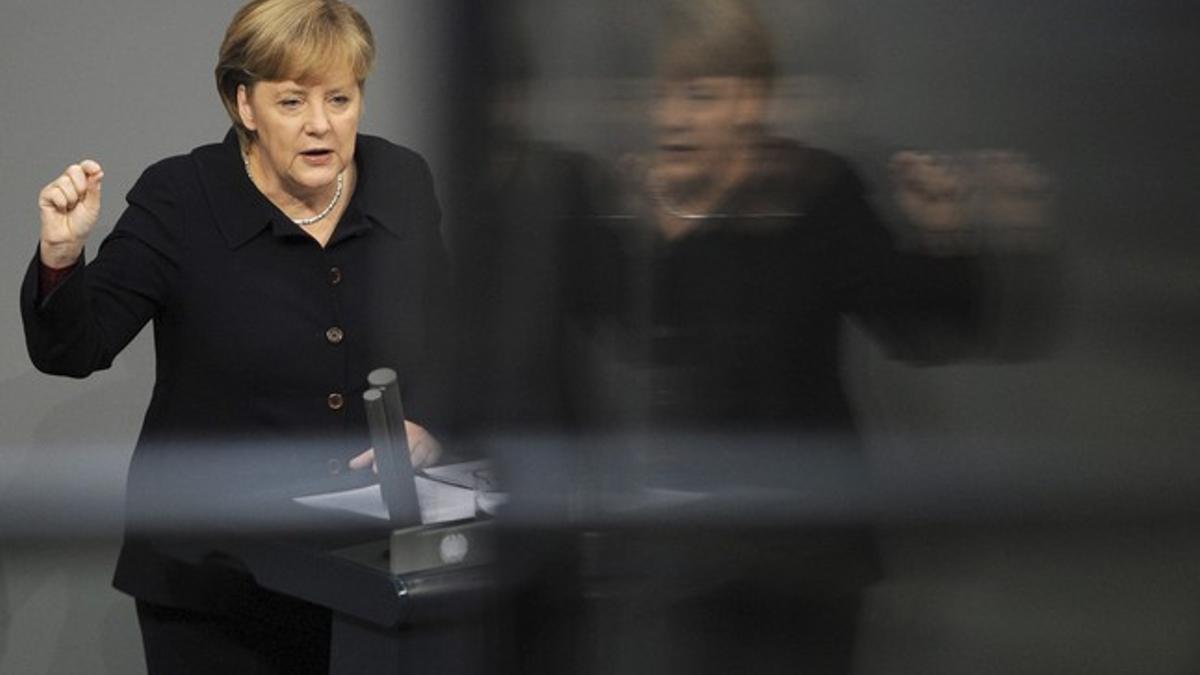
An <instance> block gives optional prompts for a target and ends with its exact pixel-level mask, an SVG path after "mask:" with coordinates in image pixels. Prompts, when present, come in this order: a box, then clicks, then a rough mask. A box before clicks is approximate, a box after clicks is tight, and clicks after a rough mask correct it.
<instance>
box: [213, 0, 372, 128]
mask: <svg viewBox="0 0 1200 675" xmlns="http://www.w3.org/2000/svg"><path fill="white" fill-rule="evenodd" d="M374 62H375V38H374V36H373V35H372V34H371V27H370V26H369V25H367V22H366V20H365V19H363V17H362V15H361V14H359V13H358V11H357V10H355V9H354V8H353V7H351V6H350V5H347V4H346V3H344V2H340V1H339V0H252V2H250V3H247V4H246V5H245V6H244V7H242V8H241V9H240V10H238V12H237V14H235V15H234V17H233V21H231V22H230V24H229V28H228V29H227V30H226V31H225V39H224V40H223V41H222V42H221V50H220V52H219V55H218V57H217V67H216V71H215V74H216V78H217V92H218V93H219V94H220V96H221V103H222V104H223V105H224V106H225V111H226V112H227V113H229V118H230V119H231V120H233V126H234V128H235V129H236V130H237V134H238V138H239V140H240V141H241V143H242V146H243V147H245V146H247V145H249V143H250V142H251V141H252V140H253V139H254V135H255V134H254V132H253V131H250V130H249V129H247V128H246V127H245V126H244V125H243V124H242V119H241V116H240V115H239V114H238V105H237V91H238V87H239V86H242V85H245V86H246V88H247V89H249V88H252V87H253V86H254V85H255V84H256V83H258V82H261V81H264V80H294V81H297V82H301V81H304V80H308V79H313V78H317V77H320V75H321V74H322V73H324V72H327V71H328V70H329V69H330V68H331V66H337V65H341V64H348V65H349V66H350V69H351V70H352V71H353V72H354V77H355V79H356V80H357V81H358V84H359V86H360V87H361V86H362V85H363V84H364V83H365V82H366V79H367V74H368V73H370V71H371V66H372V65H374Z"/></svg>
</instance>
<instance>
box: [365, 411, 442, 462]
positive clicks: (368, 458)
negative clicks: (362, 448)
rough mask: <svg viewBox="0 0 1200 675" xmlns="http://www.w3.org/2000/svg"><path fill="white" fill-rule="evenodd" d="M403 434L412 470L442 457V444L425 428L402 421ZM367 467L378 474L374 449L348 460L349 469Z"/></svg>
mask: <svg viewBox="0 0 1200 675" xmlns="http://www.w3.org/2000/svg"><path fill="white" fill-rule="evenodd" d="M404 433H405V435H406V436H407V437H408V458H409V460H410V461H412V465H413V468H414V469H421V468H424V467H427V466H430V465H432V464H434V463H436V462H437V461H438V458H439V457H441V456H442V444H441V443H439V442H438V440H437V439H436V438H434V437H433V434H431V433H429V431H427V430H426V429H425V427H423V426H421V425H420V424H417V423H415V422H409V421H408V420H404ZM367 467H371V470H372V471H375V472H376V473H378V472H379V469H378V467H376V466H375V449H374V448H369V449H368V450H367V451H366V452H364V453H362V454H360V455H358V456H357V457H355V458H354V459H352V460H350V468H351V469H354V470H360V469H365V468H367Z"/></svg>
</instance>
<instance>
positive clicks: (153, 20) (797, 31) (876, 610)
mask: <svg viewBox="0 0 1200 675" xmlns="http://www.w3.org/2000/svg"><path fill="white" fill-rule="evenodd" d="M239 4H240V3H239V2H235V1H226V0H222V1H220V2H213V1H210V2H204V3H196V2H184V1H182V0H163V1H159V2H149V1H146V0H114V1H111V2H84V1H83V0H66V1H56V2H52V3H51V2H32V1H24V0H14V1H10V2H8V3H6V5H5V12H4V20H3V22H0V84H2V87H0V91H2V92H3V98H2V99H0V178H2V180H0V205H3V213H4V214H5V216H6V217H5V220H6V225H5V226H4V227H3V228H2V229H0V255H2V256H3V259H2V262H0V269H3V270H4V271H5V273H4V279H6V282H5V283H4V284H3V285H0V288H3V289H4V291H5V292H4V293H0V312H2V316H3V317H4V319H3V323H2V324H0V325H2V326H3V333H2V334H0V527H3V530H0V542H2V548H0V672H3V673H15V674H24V673H63V674H67V673H71V674H74V673H114V674H115V673H136V672H139V671H140V670H141V669H142V665H141V656H140V651H139V643H138V637H137V631H136V625H135V621H134V616H133V604H132V601H130V600H129V599H127V598H125V597H123V596H120V595H118V594H117V593H116V592H115V591H112V590H111V589H110V588H109V587H108V580H109V575H110V574H111V570H112V564H113V559H114V555H115V550H116V549H115V542H116V538H117V536H118V533H119V523H120V504H121V493H122V488H123V480H124V471H125V465H126V462H127V460H128V455H129V452H130V449H131V448H132V445H133V441H134V438H135V437H136V433H137V429H138V425H139V423H140V419H141V415H142V412H143V410H144V407H145V404H146V401H147V400H148V396H149V389H150V383H151V380H152V376H153V373H152V368H153V365H152V358H151V357H152V355H151V352H150V349H149V340H148V339H147V335H142V336H141V337H139V339H138V340H137V341H135V343H134V344H133V345H132V346H131V347H130V348H129V350H128V351H127V352H126V353H125V354H123V355H122V357H121V358H119V359H118V360H117V362H116V364H115V365H114V367H113V368H112V370H111V371H109V372H106V373H101V374H97V375H95V376H93V377H92V378H90V379H88V380H86V381H82V382H76V381H69V380H64V379H58V378H50V377H46V376H43V375H40V374H38V373H36V372H35V371H33V369H32V367H31V366H30V364H29V361H28V358H27V356H26V355H25V351H24V344H23V338H22V334H21V328H20V320H19V315H18V310H17V285H18V283H19V280H20V277H21V275H22V273H23V271H24V268H25V266H26V265H27V264H28V261H29V257H30V256H31V254H32V253H33V251H34V247H35V244H36V240H37V211H36V203H35V199H36V195H37V193H38V190H39V189H40V188H41V186H42V185H44V184H45V183H46V182H48V181H49V180H50V179H51V178H53V177H54V176H55V175H57V174H58V173H59V172H60V171H61V170H62V168H63V167H64V166H65V165H66V164H68V163H70V162H73V161H76V160H78V159H79V158H81V157H83V156H91V157H94V158H97V159H99V160H100V161H102V162H103V164H104V166H105V170H106V180H105V198H106V201H105V208H104V214H103V215H102V218H101V224H100V231H99V232H97V235H96V238H97V240H98V239H99V237H100V236H102V235H103V234H104V233H105V232H106V231H107V229H108V228H110V227H111V225H112V223H113V220H114V219H115V217H116V215H117V214H118V213H119V212H120V209H121V207H122V205H123V199H122V198H123V195H124V193H125V191H126V190H127V189H128V188H129V186H130V185H131V184H132V182H133V180H134V179H135V178H136V177H137V175H138V173H139V172H140V171H141V170H142V169H143V168H144V167H145V166H146V165H148V164H150V163H151V162H153V161H155V160H157V159H159V158H161V157H164V156H167V155H171V154H176V153H180V152H185V151H187V150H188V149H190V148H191V147H193V146H195V145H198V144H202V143H206V142H210V141H213V140H215V139H219V138H220V137H221V135H222V134H223V133H224V131H225V129H226V128H227V120H226V117H225V115H224V113H223V111H222V109H221V107H220V105H219V102H218V100H217V97H216V94H215V91H214V89H213V85H212V74H211V71H212V66H213V62H214V59H215V55H216V49H217V46H218V44H219V42H220V39H221V36H222V34H223V30H224V28H225V26H226V24H227V22H228V20H229V18H230V17H231V16H232V14H233V12H234V11H235V9H236V8H237V6H239ZM359 4H360V5H361V7H362V9H363V11H364V14H366V15H367V17H368V19H369V20H370V21H371V23H372V25H373V27H374V29H375V31H376V34H377V37H378V41H379V44H380V58H379V67H378V70H377V72H376V73H375V75H374V76H373V77H372V80H371V82H370V84H369V91H368V99H367V115H366V118H365V121H364V130H366V131H369V132H372V133H378V134H381V135H383V136H386V137H389V138H391V139H392V140H394V141H397V142H400V143H404V144H407V145H410V146H412V147H415V148H417V149H418V150H420V151H422V152H424V153H425V154H426V155H427V156H429V157H430V159H431V161H432V162H433V164H434V167H435V171H441V169H440V168H439V162H438V157H439V145H438V139H437V135H436V133H435V131H434V130H435V124H436V120H437V119H438V116H439V106H440V105H441V104H443V103H446V102H447V101H446V95H447V94H449V95H450V96H451V98H452V95H453V92H447V91H446V90H445V89H444V88H442V84H443V83H442V81H441V79H440V76H439V75H440V73H441V72H443V71H442V66H441V64H440V63H439V61H438V58H439V55H440V54H444V53H445V50H443V49H442V48H441V47H440V46H438V45H436V44H434V43H433V40H434V39H435V38H434V36H436V35H437V34H438V33H439V31H437V30H435V29H436V22H437V21H438V20H439V19H438V18H437V17H438V16H440V12H439V11H438V10H437V9H435V6H436V5H437V2H436V0H407V1H405V2H388V1H385V0H375V1H373V2H362V3H359ZM532 4H533V6H534V10H533V11H531V12H529V13H528V14H529V16H530V17H531V18H530V20H529V23H530V25H531V26H532V27H533V28H534V29H535V33H536V34H537V35H538V36H539V39H538V42H537V44H536V47H535V50H534V51H535V52H536V56H537V58H539V59H541V65H542V69H543V75H544V77H545V79H544V80H543V81H541V82H540V84H539V85H538V87H537V88H536V89H535V92H534V93H535V101H536V102H537V105H535V110H534V114H535V117H536V119H537V123H536V124H535V125H534V127H533V131H534V133H535V135H539V136H543V137H547V138H552V139H555V140H558V141H560V142H563V143H567V144H570V145H574V146H577V147H581V148H584V149H589V150H593V151H595V152H597V153H600V154H603V153H604V152H606V151H609V150H612V148H609V147H606V143H611V138H612V137H611V136H606V131H608V130H606V129H605V128H604V126H603V124H600V123H597V122H596V118H595V117H590V116H589V115H588V114H587V113H588V110H589V106H590V105H591V104H592V103H593V102H594V100H595V99H608V98H611V93H612V92H611V91H609V90H605V89H604V88H603V87H604V84H603V83H604V82H606V81H608V82H609V83H610V84H612V83H613V82H616V80H605V78H606V77H609V76H618V77H621V78H625V77H628V76H629V75H630V73H631V72H635V71H636V70H637V69H638V68H639V67H640V65H639V63H640V62H639V60H638V59H639V56H638V55H639V53H644V51H645V43H644V41H645V40H646V38H647V35H648V33H647V30H646V26H647V25H648V24H647V19H646V14H645V12H644V11H643V9H642V8H641V6H642V3H632V2H612V3H598V2H555V3H547V2H540V3H532ZM764 6H765V7H767V9H768V12H769V14H770V16H771V17H772V24H773V25H774V26H776V27H778V28H779V33H780V34H779V36H778V40H779V45H780V53H781V56H782V58H783V60H784V62H785V67H786V69H787V70H788V74H789V76H792V77H794V78H797V79H796V82H798V83H799V84H798V85H797V86H798V87H799V89H797V90H796V91H799V92H800V95H801V100H803V101H808V102H810V103H814V104H822V105H823V106H824V107H819V108H815V109H813V110H814V111H813V112H810V113H806V114H805V115H803V116H802V117H799V118H785V119H783V120H781V126H782V127H783V129H784V130H785V131H787V132H789V133H791V134H793V135H796V136H801V137H804V138H806V139H807V140H810V141H811V142H813V143H814V144H818V145H825V146H828V147H832V148H834V149H836V150H839V151H841V152H843V153H846V154H848V155H850V156H852V157H854V158H855V159H856V160H858V161H860V162H862V163H863V164H864V165H869V164H870V163H871V162H873V161H876V160H877V159H878V157H879V156H880V155H881V152H883V153H884V155H885V154H886V150H888V149H894V148H898V147H920V148H929V149H936V150H951V151H957V150H966V149H975V148H984V147H1004V148H1014V149H1018V150H1022V151H1024V152H1027V153H1029V155H1030V156H1031V157H1032V158H1034V159H1035V160H1036V161H1037V162H1038V163H1039V164H1040V165H1042V166H1043V167H1044V168H1045V169H1046V170H1047V171H1049V172H1050V173H1051V174H1052V175H1053V176H1054V179H1055V191H1056V197H1057V200H1056V201H1057V207H1056V211H1057V215H1056V223H1057V224H1058V227H1059V228H1060V229H1061V231H1062V234H1063V241H1064V250H1063V258H1062V262H1063V273H1064V293H1063V299H1062V311H1061V323H1060V326H1059V327H1058V328H1057V329H1056V330H1057V337H1058V340H1057V343H1058V346H1057V350H1056V352H1055V353H1054V354H1053V355H1052V356H1051V357H1049V358H1046V359H1043V360H1041V361H1037V362H1034V363H1028V364H1021V365H1004V366H995V365H983V364H970V365H959V366H953V367H943V368H936V369H914V368H910V367H907V366H903V365H899V364H896V363H893V362H889V361H887V360H886V359H884V358H883V357H882V355H880V354H879V353H878V352H877V351H876V350H875V347H874V346H873V345H871V344H870V343H869V342H867V341H865V340H862V339H859V338H857V337H855V338H853V339H852V342H853V344H852V345H851V346H852V349H851V358H850V360H849V366H850V370H851V372H852V374H853V376H854V383H855V391H856V392H857V398H858V400H859V404H860V408H861V409H862V410H863V412H864V417H865V421H866V426H867V429H868V431H869V439H870V441H871V443H870V445H871V452H872V457H873V459H874V461H875V464H876V466H877V467H878V470H879V473H880V474H881V475H883V476H885V477H886V478H887V479H888V480H890V481H892V482H894V483H895V484H898V485H907V486H925V487H922V489H921V490H920V492H921V493H922V494H924V495H925V496H926V497H928V501H929V502H930V504H931V505H932V506H931V509H934V510H935V511H937V510H938V509H940V512H939V513H938V515H939V517H944V516H946V514H953V513H954V511H955V509H956V508H959V505H961V504H962V503H964V501H967V502H969V501H970V500H964V499H963V497H964V496H970V495H972V494H985V495H986V494H995V495H1000V496H1002V501H1003V502H1004V503H1005V504H1020V503H1022V502H1026V503H1029V504H1031V505H1032V506H1031V508H1030V511H1031V513H1033V514H1034V516H1033V517H1032V520H1033V521H1034V523H1033V524H1030V523H1028V522H1027V523H1023V524H1017V525H1014V524H1012V523H1009V524H1006V525H1004V526H1000V525H996V524H980V523H977V522H970V519H968V522H967V523H966V524H964V525H963V526H962V527H961V528H957V529H956V528H946V527H941V528H937V529H936V530H934V531H929V532H923V531H916V532H907V533H902V534H901V535H899V536H896V537H895V538H894V539H893V540H891V541H890V542H889V549H888V561H887V562H888V567H889V577H888V579H887V580H886V581H885V582H884V583H883V584H881V585H880V587H879V588H878V589H876V591H875V592H874V593H873V598H872V604H871V606H870V608H869V610H868V612H867V618H866V625H865V637H864V640H863V643H862V646H861V654H860V656H861V658H860V662H861V669H862V671H863V672H869V673H897V672H913V673H918V672H922V673H924V672H947V673H956V672H970V673H1014V672H1016V673H1048V674H1049V673H1063V672H1081V673H1082V672H1087V673H1093V674H1094V673H1113V674H1117V673H1121V674H1124V673H1130V672H1137V673H1184V672H1195V671H1196V670H1197V669H1198V668H1200V659H1198V658H1197V657H1198V655H1197V653H1196V647H1195V646H1194V645H1195V644H1196V636H1197V635H1200V583H1198V582H1197V575H1196V573H1195V570H1197V569H1200V565H1198V564H1197V563H1200V551H1198V550H1197V543H1196V542H1197V539H1196V538H1195V537H1194V536H1193V535H1194V533H1195V529H1196V528H1195V527H1194V526H1193V525H1192V522H1191V520H1190V519H1189V518H1187V517H1186V516H1187V515H1188V513H1189V512H1190V511H1194V509H1193V508H1192V505H1193V504H1194V498H1193V497H1192V496H1191V495H1193V494H1197V490H1196V488H1197V487H1200V481H1198V480H1197V468H1198V467H1200V460H1198V459H1197V457H1196V455H1197V453H1196V450H1197V445H1198V443H1197V442H1198V441H1200V423H1198V422H1197V411H1200V394H1198V393H1197V391H1198V388H1197V386H1196V383H1197V380H1198V378H1197V376H1198V375H1200V358H1198V350H1197V348H1196V346H1195V345H1196V344H1197V341H1198V340H1200V273H1198V272H1197V271H1196V265H1195V260H1196V251H1197V250H1200V247H1198V246H1197V244H1200V228H1197V222H1196V221H1197V218H1196V216H1195V213H1196V205H1197V203H1198V199H1197V197H1200V194H1198V186H1200V180H1197V179H1198V178H1200V176H1198V172H1197V171H1196V169H1195V162H1196V159H1197V157H1200V152H1198V148H1197V145H1198V144H1197V134H1198V132H1197V125H1196V124H1195V122H1194V119H1193V116H1194V112H1195V110H1196V109H1197V103H1200V97H1198V96H1197V84H1196V82H1197V78H1196V72H1195V71H1196V69H1195V66H1194V65H1193V62H1194V61H1196V59H1195V56H1196V55H1195V52H1196V47H1195V45H1196V44H1197V43H1198V40H1197V38H1200V21H1198V20H1197V17H1196V11H1195V10H1194V9H1192V8H1191V5H1190V3H1184V2H1164V1H1157V2H1140V3H1108V2H1099V1H1096V2H1057V3H1043V4H1035V3H1007V2H999V1H998V0H990V1H986V2H985V1H982V0H965V1H964V0H960V1H958V2H949V1H933V0H929V1H925V2H919V3H918V2H913V3H873V2H864V1H861V0H856V1H855V2H833V1H831V0H828V1H823V0H797V1H795V2H787V1H784V0H777V1H774V2H767V3H764ZM451 47H452V48H454V49H470V45H454V46H451ZM639 50H641V51H640V52H639ZM621 54H626V55H627V56H626V57H624V58H618V57H619V56H620V55H621ZM598 63H599V64H602V65H601V67H600V68H599V70H597V67H596V65H595V64H598ZM606 69H607V70H606ZM635 74H636V73H635ZM597 83H601V84H599V85H597ZM597 87H599V89H598V88H597ZM450 102H451V103H452V101H450ZM592 110H593V111H594V109H592ZM636 142H637V139H636V138H635V137H634V136H629V137H621V140H620V141H619V143H618V144H621V143H624V144H626V145H635V144H636ZM864 168H866V169H867V170H868V173H871V168H872V167H870V166H864ZM439 179H440V180H443V181H444V180H445V176H444V175H439ZM1070 494H1079V495H1083V498H1082V500H1081V503H1082V504H1084V506H1083V507H1082V508H1084V509H1093V510H1094V511H1095V513H1096V514H1097V515H1096V517H1095V518H1093V519H1091V520H1086V521H1083V522H1080V521H1079V520H1078V519H1076V520H1070V521H1064V522H1055V520H1054V516H1055V511H1056V510H1058V509H1059V508H1060V507H1059V506H1057V504H1058V503H1059V502H1058V501H1057V500H1056V497H1059V496H1062V495H1070ZM1164 504H1165V505H1164ZM1114 512H1116V514H1118V515H1119V518H1118V517H1115V516H1114V515H1113V513H1114Z"/></svg>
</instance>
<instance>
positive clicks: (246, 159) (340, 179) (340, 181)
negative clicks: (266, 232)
mask: <svg viewBox="0 0 1200 675" xmlns="http://www.w3.org/2000/svg"><path fill="white" fill-rule="evenodd" d="M242 164H244V165H245V166H246V177H247V178H249V179H250V182H251V183H254V174H252V173H250V156H249V155H243V156H242ZM345 178H346V172H345V171H341V172H339V173H338V176H337V190H335V191H334V193H333V199H331V200H329V206H326V207H325V210H324V211H322V212H320V213H318V214H317V215H315V216H309V217H308V218H292V222H293V223H295V224H297V225H299V226H300V227H305V226H308V225H312V224H313V223H315V222H317V221H319V220H322V219H324V218H325V216H328V215H329V214H330V213H333V207H335V206H337V203H338V200H340V199H341V198H342V187H343V186H344V185H345V183H346V181H345ZM254 185H255V186H256V187H257V186H258V183H254ZM289 217H290V216H289Z"/></svg>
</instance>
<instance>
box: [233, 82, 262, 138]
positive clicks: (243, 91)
mask: <svg viewBox="0 0 1200 675" xmlns="http://www.w3.org/2000/svg"><path fill="white" fill-rule="evenodd" d="M237 109H238V117H239V118H241V120H242V126H243V127H245V128H246V129H248V130H250V131H255V130H256V129H257V127H258V124H257V123H256V121H255V119H254V107H253V106H251V105H250V90H249V89H247V88H246V85H244V84H239V85H238V88H237Z"/></svg>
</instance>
